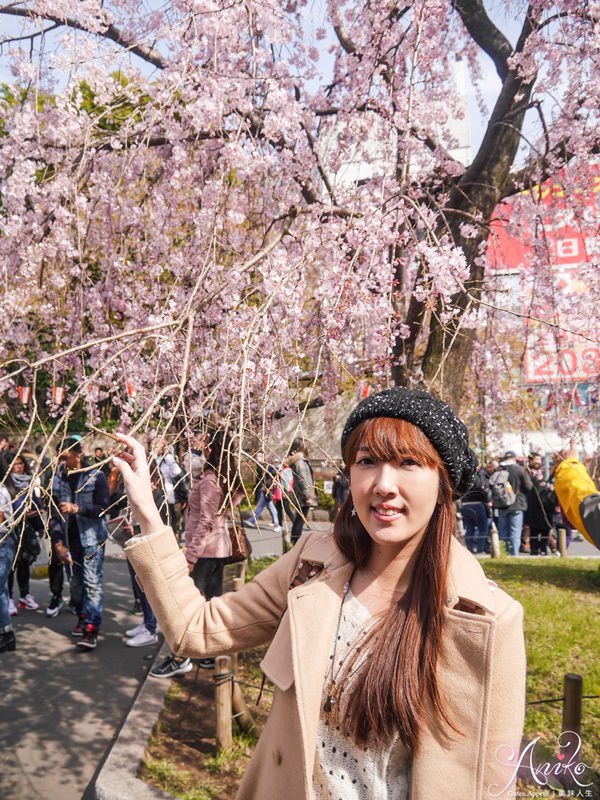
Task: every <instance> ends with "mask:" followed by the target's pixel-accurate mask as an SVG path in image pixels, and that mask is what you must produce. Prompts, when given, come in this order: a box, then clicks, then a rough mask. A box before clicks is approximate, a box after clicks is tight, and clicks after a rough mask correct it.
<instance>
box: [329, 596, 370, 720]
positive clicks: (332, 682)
mask: <svg viewBox="0 0 600 800" xmlns="http://www.w3.org/2000/svg"><path fill="white" fill-rule="evenodd" d="M349 591H350V583H349V582H347V583H345V584H344V596H343V597H342V603H341V605H340V613H339V615H338V621H337V626H336V629H335V641H334V644H333V656H332V660H331V667H330V669H329V686H328V688H327V697H326V698H325V702H324V703H323V711H325V712H326V713H327V714H329V712H330V711H332V710H333V706H334V705H335V704H336V702H337V699H336V696H335V692H336V688H337V679H338V676H339V674H340V672H341V671H342V669H343V666H344V665H343V664H341V665H339V666H338V668H337V670H336V672H335V675H334V673H333V670H334V668H335V657H336V654H337V643H338V639H339V633H340V624H341V622H342V614H343V612H344V603H345V602H346V597H347V596H348V593H349ZM370 627H371V626H369V627H368V628H367V630H361V631H359V632H358V633H357V634H356V636H355V637H354V639H353V640H352V643H351V644H354V642H355V641H356V640H357V639H358V638H359V637H362V636H365V635H366V634H367V632H368V630H369V628H370ZM350 649H351V648H350ZM357 652H358V651H357ZM365 660H366V659H363V660H362V661H361V662H360V663H359V664H358V666H357V667H355V668H354V669H353V670H352V672H351V673H350V674H349V675H348V678H351V677H352V675H354V673H355V672H356V671H357V670H358V669H360V667H362V665H363V664H364V663H365Z"/></svg>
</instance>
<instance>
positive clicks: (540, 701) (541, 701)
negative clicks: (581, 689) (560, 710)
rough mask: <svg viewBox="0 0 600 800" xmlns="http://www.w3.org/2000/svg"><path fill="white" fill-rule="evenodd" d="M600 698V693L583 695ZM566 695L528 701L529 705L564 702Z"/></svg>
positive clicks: (586, 697)
mask: <svg viewBox="0 0 600 800" xmlns="http://www.w3.org/2000/svg"><path fill="white" fill-rule="evenodd" d="M598 698H600V694H584V695H583V696H582V698H581V699H582V700H597V699H598ZM564 699H565V698H564V697H553V698H552V699H551V700H531V701H530V702H529V703H526V705H528V706H539V705H541V704H542V703H562V702H563V701H564Z"/></svg>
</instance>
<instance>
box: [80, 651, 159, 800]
mask: <svg viewBox="0 0 600 800" xmlns="http://www.w3.org/2000/svg"><path fill="white" fill-rule="evenodd" d="M169 652H170V648H169V646H168V645H167V643H166V642H165V643H164V644H163V646H162V647H161V648H160V650H159V651H158V653H157V654H156V658H155V659H154V661H153V662H152V667H153V666H154V664H156V663H157V662H158V661H161V660H162V659H164V658H165V657H166V656H167V655H168V654H169ZM152 667H151V668H152ZM170 685H171V681H170V680H164V681H159V680H153V679H152V678H149V677H148V676H146V678H145V680H144V683H143V684H142V686H141V688H140V690H139V692H138V694H137V697H136V698H135V701H134V703H133V705H132V707H131V709H130V711H129V713H128V714H127V717H126V718H125V722H124V723H123V725H122V726H121V729H120V730H119V733H118V734H117V738H116V740H115V742H114V744H113V746H112V747H111V749H110V752H109V754H108V756H107V757H106V760H105V762H104V764H103V765H102V769H101V770H100V772H99V773H98V776H97V778H96V781H95V784H94V789H93V797H94V798H95V800H174V796H173V795H172V794H169V793H168V792H163V791H162V790H161V789H157V788H156V787H154V786H150V784H148V783H144V781H142V780H140V779H139V778H138V777H137V775H136V773H137V771H138V769H139V766H140V764H141V763H142V761H143V760H144V756H145V753H146V746H147V744H148V739H149V738H150V736H151V734H152V729H153V728H154V725H155V723H156V720H157V719H158V715H159V714H160V712H161V711H162V709H163V706H164V700H165V695H166V694H167V692H168V690H169V687H170Z"/></svg>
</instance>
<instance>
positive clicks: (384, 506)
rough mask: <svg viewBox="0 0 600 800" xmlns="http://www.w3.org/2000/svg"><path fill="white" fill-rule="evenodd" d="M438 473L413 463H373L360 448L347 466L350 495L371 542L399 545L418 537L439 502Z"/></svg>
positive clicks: (410, 460)
mask: <svg viewBox="0 0 600 800" xmlns="http://www.w3.org/2000/svg"><path fill="white" fill-rule="evenodd" d="M438 490H439V473H438V471H437V470H436V469H433V468H431V467H426V466H421V465H420V464H418V463H417V462H416V461H414V460H412V459H406V460H404V461H376V460H375V459H374V458H373V457H372V455H371V453H370V452H369V450H368V448H366V447H360V448H359V449H358V452H357V454H356V459H355V463H354V464H351V466H350V491H351V493H352V500H353V502H354V507H355V509H356V513H357V514H358V518H359V519H360V521H361V522H362V524H363V525H364V527H365V528H366V530H367V532H368V534H369V536H370V537H371V538H372V539H373V541H374V542H376V543H377V544H380V545H382V546H388V545H389V546H394V545H396V546H397V545H402V544H404V543H405V542H408V541H409V540H410V539H412V538H413V537H414V536H417V535H419V536H421V535H422V534H423V533H424V532H425V529H426V528H427V524H428V522H429V520H430V519H431V516H432V514H433V512H434V510H435V506H436V503H437V500H438Z"/></svg>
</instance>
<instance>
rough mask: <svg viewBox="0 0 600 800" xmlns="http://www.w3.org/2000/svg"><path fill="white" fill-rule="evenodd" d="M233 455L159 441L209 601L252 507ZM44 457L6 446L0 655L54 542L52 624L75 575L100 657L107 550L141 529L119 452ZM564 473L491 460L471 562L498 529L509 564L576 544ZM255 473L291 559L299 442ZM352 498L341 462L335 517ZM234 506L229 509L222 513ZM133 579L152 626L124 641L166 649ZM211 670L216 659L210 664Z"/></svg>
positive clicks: (510, 459)
mask: <svg viewBox="0 0 600 800" xmlns="http://www.w3.org/2000/svg"><path fill="white" fill-rule="evenodd" d="M150 444H152V443H151V442H150ZM228 447H229V443H228V442H227V441H225V440H221V439H219V440H218V441H217V440H215V441H212V442H211V443H210V445H208V444H207V443H206V441H203V440H202V439H201V438H197V439H196V440H192V441H191V442H190V443H189V446H188V447H187V449H186V451H185V453H184V454H183V455H182V457H181V458H178V456H177V454H176V453H175V451H174V450H173V448H171V447H168V446H167V445H166V444H165V443H160V442H159V443H156V446H155V447H154V452H155V455H154V456H153V461H152V464H153V491H154V499H155V502H156V505H157V507H158V508H159V509H160V513H161V517H162V520H163V522H164V524H165V525H170V526H171V527H172V528H173V530H174V531H175V532H176V534H177V535H178V536H180V537H181V536H183V541H184V544H185V547H186V557H187V559H188V563H189V564H190V572H191V573H192V575H193V576H194V580H195V582H196V583H197V585H198V586H199V588H201V590H202V591H203V593H204V594H205V596H206V597H207V598H210V597H213V596H218V595H220V594H221V593H222V591H223V569H224V565H225V563H226V561H227V557H228V556H229V553H228V552H226V550H227V546H228V545H227V544H224V542H225V543H227V542H228V538H227V535H226V534H224V530H225V529H226V528H227V525H228V522H229V520H228V518H229V516H231V515H232V513H233V510H234V509H235V507H236V506H237V505H238V504H239V503H240V501H241V500H242V499H243V497H244V491H243V486H242V483H241V479H239V478H238V477H236V475H237V473H236V470H235V466H234V464H233V462H232V463H231V465H230V469H229V473H228V474H229V479H228V481H227V485H226V486H220V485H219V484H218V483H217V482H216V481H215V475H216V474H217V472H218V468H219V464H220V463H221V461H222V460H223V458H225V457H226V454H227V453H228V452H229V451H228ZM41 453H42V450H41V448H38V450H37V452H36V454H35V455H34V454H32V453H30V454H27V451H26V450H25V449H24V448H19V447H17V445H16V443H15V442H11V441H9V440H8V438H7V437H0V525H1V534H0V539H1V540H0V652H1V651H2V650H13V649H14V648H15V645H16V639H15V634H14V630H13V626H12V622H11V618H12V617H13V616H16V615H17V614H18V613H19V612H20V611H36V610H38V609H39V608H40V604H39V602H38V600H37V599H36V598H35V597H34V596H33V594H32V593H31V590H30V572H31V565H32V564H34V563H35V561H36V560H37V559H38V557H39V556H40V553H41V547H40V539H41V538H42V537H43V536H44V535H45V534H46V533H47V534H48V541H49V560H48V583H49V600H48V603H47V605H46V608H45V614H46V616H47V617H49V618H53V617H56V616H57V615H58V614H59V612H60V611H61V609H62V608H63V607H64V606H65V601H64V599H63V592H64V586H65V577H66V578H67V581H68V585H69V589H70V592H69V600H68V603H67V608H68V610H69V611H71V612H72V613H73V614H74V615H75V616H76V617H77V622H76V624H75V626H74V628H73V631H72V635H73V637H74V638H75V640H76V644H77V646H78V647H81V648H86V649H93V648H95V647H96V644H97V641H98V634H99V631H100V628H101V625H102V614H103V604H104V555H105V547H104V544H105V541H106V540H107V538H108V537H109V535H110V533H111V532H114V531H115V530H117V531H118V529H119V528H122V529H128V528H129V527H130V525H131V521H130V520H129V519H128V517H127V514H126V510H127V497H126V494H125V491H124V485H123V479H122V476H121V473H120V471H119V470H118V469H117V467H116V466H114V464H113V463H112V461H111V457H110V456H111V452H109V453H106V452H105V451H104V449H103V447H101V446H99V445H98V446H96V447H95V448H94V451H93V456H86V455H85V454H84V447H83V442H82V439H81V437H80V436H72V437H69V438H68V439H66V440H65V441H64V442H63V443H62V444H61V447H60V450H59V452H58V453H57V458H56V460H55V463H54V464H52V463H51V460H50V458H49V457H48V456H46V457H43V458H40V455H41ZM544 461H545V462H546V469H544ZM34 462H35V463H36V464H37V468H36V474H35V476H34V474H33V469H32V467H33V464H34ZM559 463H560V462H559V461H555V462H554V464H553V465H552V464H549V463H548V459H547V458H546V459H544V458H543V457H542V455H541V454H539V453H531V454H530V455H529V456H528V457H527V458H520V457H517V455H516V454H515V453H514V452H513V451H507V452H506V453H505V454H504V456H503V457H502V458H498V459H496V458H490V459H488V460H487V461H486V463H485V465H484V466H482V467H481V468H480V469H479V471H478V472H477V475H476V479H475V482H474V484H473V486H472V487H471V489H470V490H469V491H468V492H467V493H466V494H465V495H464V497H462V498H461V500H460V501H459V502H458V503H457V504H456V511H457V519H458V523H459V528H461V527H462V532H463V534H464V539H465V544H466V546H467V548H468V549H469V550H470V551H471V552H473V553H489V552H490V547H491V533H492V531H493V530H494V527H495V529H496V530H497V531H498V534H499V537H500V540H501V541H504V542H506V548H507V552H508V553H509V554H511V555H518V554H519V553H525V554H531V555H535V556H546V555H548V554H549V553H556V552H557V536H556V531H557V529H558V528H559V527H564V528H566V530H567V543H569V542H570V538H571V535H572V534H573V535H578V534H577V533H576V531H575V530H573V528H574V527H575V526H574V524H572V523H571V522H570V521H569V519H568V518H567V516H566V514H565V511H564V510H563V508H561V505H560V503H559V500H558V498H557V495H556V492H555V488H554V480H555V471H556V467H557V466H558V465H559ZM254 466H255V474H256V479H255V484H254V490H253V496H252V498H251V500H253V506H254V507H253V510H251V514H250V516H249V518H248V519H246V520H245V524H246V525H247V526H248V527H256V526H258V524H259V521H260V519H261V516H262V515H263V513H264V512H265V510H266V511H268V512H269V514H270V518H271V523H272V526H273V529H274V531H275V532H276V533H282V534H283V540H284V550H287V549H289V548H290V547H291V546H293V545H294V544H295V543H296V542H297V541H298V539H299V538H300V536H301V534H302V532H303V528H304V525H305V523H306V520H307V517H308V515H309V512H310V509H311V507H313V506H314V505H316V503H317V491H316V485H315V479H314V474H313V470H312V467H311V465H310V463H309V460H308V453H307V450H306V446H305V443H304V442H303V440H302V439H300V438H297V439H295V440H294V441H293V442H292V445H291V446H290V448H289V452H288V454H287V455H286V456H285V458H284V459H283V460H280V461H278V462H274V461H273V460H272V459H271V460H269V459H267V458H265V454H264V452H262V451H258V452H257V453H256V454H255V456H254ZM348 492H349V484H348V479H347V477H346V470H345V468H344V464H343V462H341V463H340V466H339V469H338V471H337V473H336V475H335V477H334V480H333V485H332V494H333V499H334V517H335V516H336V515H337V513H338V510H339V509H340V508H341V507H342V506H343V504H344V501H345V499H346V497H347V495H348ZM226 498H228V505H227V506H226V507H225V508H224V501H225V499H226ZM575 513H576V512H575ZM134 522H135V521H134ZM284 526H285V530H284ZM129 570H130V575H131V586H132V594H133V603H134V605H133V611H134V612H135V613H138V614H141V615H143V622H141V623H140V624H139V625H136V626H134V627H133V628H131V629H130V630H128V631H126V635H127V644H128V645H129V646H132V647H143V646H147V645H153V644H156V643H157V641H158V634H157V622H156V617H155V616H154V613H153V611H152V608H151V607H150V604H149V603H148V601H147V598H146V597H145V594H144V592H143V591H142V590H141V588H140V586H139V584H138V582H137V581H136V580H135V575H134V573H133V569H132V568H131V566H129ZM15 579H16V580H15ZM15 583H16V587H17V589H18V593H17V592H15ZM212 665H213V662H212V659H206V660H204V662H203V663H202V664H201V666H206V667H211V666H212ZM189 669H191V663H190V662H189V660H188V659H178V658H177V657H176V656H175V655H172V656H170V657H169V658H168V659H167V660H166V661H165V662H164V663H163V664H161V665H158V666H157V667H156V668H155V669H154V677H170V676H171V675H174V674H181V673H182V672H185V671H188V670H189Z"/></svg>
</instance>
